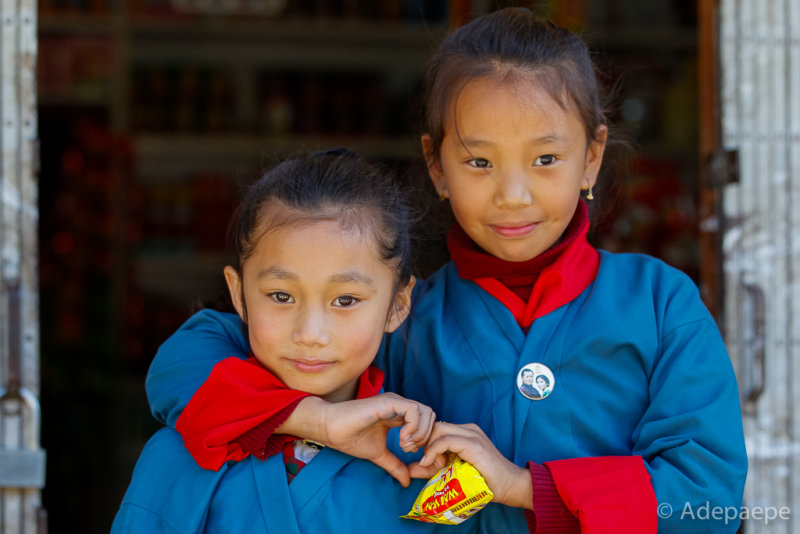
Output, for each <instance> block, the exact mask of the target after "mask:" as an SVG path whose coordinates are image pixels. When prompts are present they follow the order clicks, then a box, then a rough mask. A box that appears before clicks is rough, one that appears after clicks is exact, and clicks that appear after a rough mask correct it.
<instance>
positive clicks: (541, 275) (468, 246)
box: [447, 201, 600, 328]
mask: <svg viewBox="0 0 800 534" xmlns="http://www.w3.org/2000/svg"><path fill="white" fill-rule="evenodd" d="M588 231H589V218H588V209H587V206H586V204H585V203H584V202H583V201H581V202H579V203H578V207H577V209H576V210H575V215H574V216H573V218H572V221H570V223H569V225H568V226H567V229H566V231H565V232H564V238H563V239H561V240H560V241H559V242H558V243H557V244H556V245H554V246H553V247H551V248H549V249H548V250H547V251H545V252H543V253H542V254H540V255H539V256H537V257H535V258H533V259H531V260H528V261H525V262H508V261H504V260H501V259H499V258H497V257H495V256H492V255H491V254H488V253H486V252H484V251H483V250H481V249H480V248H479V247H478V246H477V245H476V244H475V243H474V242H473V241H472V240H471V239H470V238H469V237H468V236H467V234H466V233H465V232H464V231H463V230H462V229H461V228H460V227H458V226H457V225H456V226H455V227H454V229H452V230H451V231H450V234H448V236H447V244H448V248H449V249H450V255H451V258H452V260H453V262H454V263H455V265H456V269H458V274H459V276H460V277H461V278H464V279H467V280H472V281H473V282H475V283H476V284H478V285H479V286H480V287H481V288H482V289H483V290H484V291H486V292H487V293H489V294H490V295H492V296H493V297H495V298H496V299H498V300H499V301H500V302H502V303H503V304H504V305H505V306H506V307H507V308H508V309H509V310H510V311H511V313H512V314H513V315H514V318H515V319H516V320H517V324H519V325H520V326H521V327H524V328H527V327H529V326H530V325H531V323H533V321H534V320H535V319H537V318H539V317H542V316H543V315H547V314H548V313H550V312H552V311H553V310H555V309H557V308H560V307H561V306H563V305H564V304H567V303H568V302H571V301H572V300H574V299H575V298H576V297H577V296H578V295H580V294H581V293H582V292H583V291H584V290H585V289H586V288H587V287H589V284H591V283H592V282H593V281H594V278H595V276H596V275H597V267H598V265H599V264H600V257H599V255H598V253H597V251H596V250H595V249H594V248H593V247H592V246H591V245H589V243H588V242H587V241H586V233H587V232H588ZM521 286H522V287H525V286H527V287H530V293H529V295H530V296H529V297H528V299H527V302H526V301H525V300H523V298H522V297H520V293H519V291H515V289H519V288H520V287H521ZM525 294H528V293H527V289H526V291H525Z"/></svg>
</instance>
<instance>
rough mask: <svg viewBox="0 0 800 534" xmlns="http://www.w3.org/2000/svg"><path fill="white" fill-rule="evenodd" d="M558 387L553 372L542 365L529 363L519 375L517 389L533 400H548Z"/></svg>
mask: <svg viewBox="0 0 800 534" xmlns="http://www.w3.org/2000/svg"><path fill="white" fill-rule="evenodd" d="M555 385H556V379H555V377H554V376H553V371H551V370H550V368H549V367H547V366H546V365H544V364H542V363H529V364H526V365H525V366H523V367H522V369H520V370H519V373H517V389H519V392H520V393H522V394H523V395H525V396H526V397H527V398H529V399H531V400H542V399H546V398H547V397H548V396H549V395H550V394H551V393H552V392H553V388H554V387H555Z"/></svg>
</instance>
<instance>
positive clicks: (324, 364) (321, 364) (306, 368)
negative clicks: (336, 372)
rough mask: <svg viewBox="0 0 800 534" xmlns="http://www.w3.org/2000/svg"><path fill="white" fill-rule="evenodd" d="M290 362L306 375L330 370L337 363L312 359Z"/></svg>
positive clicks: (292, 360) (291, 360)
mask: <svg viewBox="0 0 800 534" xmlns="http://www.w3.org/2000/svg"><path fill="white" fill-rule="evenodd" d="M289 362H290V363H291V364H292V365H293V366H294V367H295V368H296V369H297V370H298V371H302V372H304V373H319V372H322V371H325V370H327V369H330V368H331V367H333V366H334V365H335V362H330V361H327V360H316V359H310V358H299V359H290V360H289Z"/></svg>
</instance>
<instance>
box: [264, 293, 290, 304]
mask: <svg viewBox="0 0 800 534" xmlns="http://www.w3.org/2000/svg"><path fill="white" fill-rule="evenodd" d="M267 296H268V297H269V298H271V299H272V300H274V301H275V302H277V303H279V304H291V303H293V302H294V298H293V297H292V296H291V295H290V294H289V293H286V292H285V291H274V292H272V293H269V294H268V295H267Z"/></svg>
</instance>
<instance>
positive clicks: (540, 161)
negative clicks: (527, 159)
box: [533, 154, 556, 167]
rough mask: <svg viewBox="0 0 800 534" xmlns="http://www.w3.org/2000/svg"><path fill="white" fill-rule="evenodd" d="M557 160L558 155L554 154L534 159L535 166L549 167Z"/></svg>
mask: <svg viewBox="0 0 800 534" xmlns="http://www.w3.org/2000/svg"><path fill="white" fill-rule="evenodd" d="M555 162H556V157H555V156H554V155H552V154H545V155H544V156H539V157H538V158H536V159H535V160H534V161H533V165H534V167H549V166H550V165H552V164H554V163H555Z"/></svg>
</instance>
